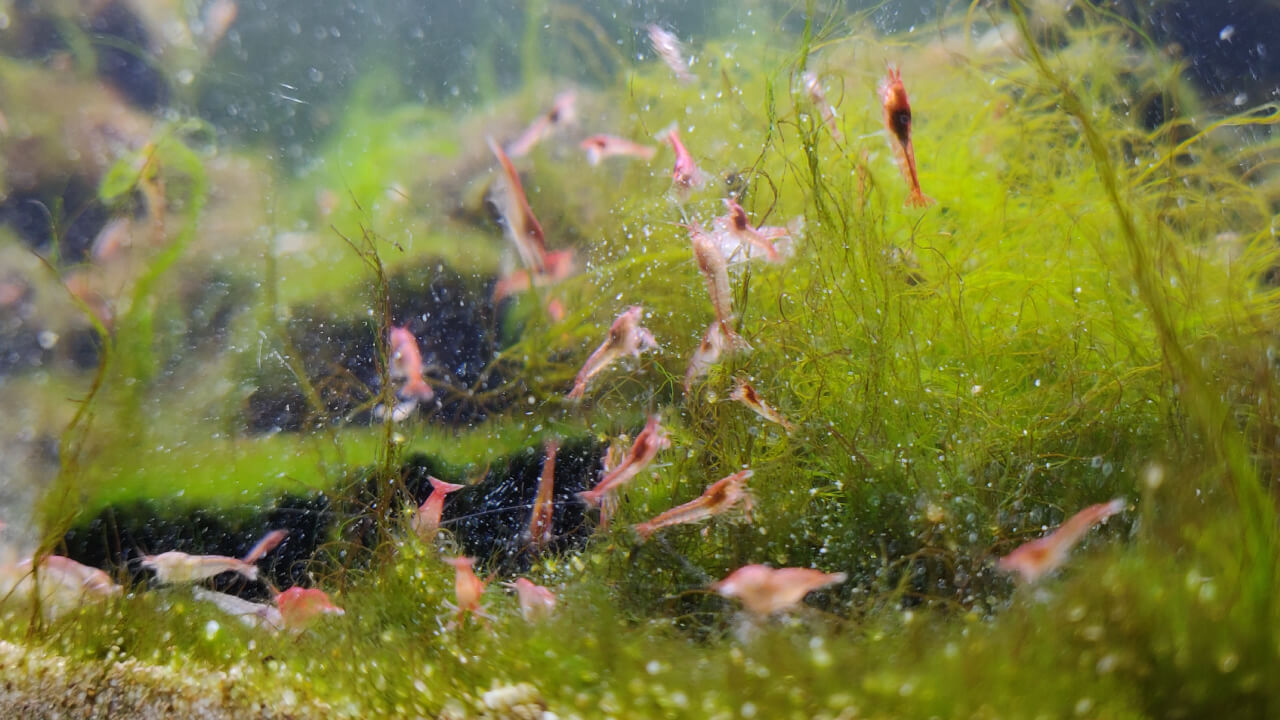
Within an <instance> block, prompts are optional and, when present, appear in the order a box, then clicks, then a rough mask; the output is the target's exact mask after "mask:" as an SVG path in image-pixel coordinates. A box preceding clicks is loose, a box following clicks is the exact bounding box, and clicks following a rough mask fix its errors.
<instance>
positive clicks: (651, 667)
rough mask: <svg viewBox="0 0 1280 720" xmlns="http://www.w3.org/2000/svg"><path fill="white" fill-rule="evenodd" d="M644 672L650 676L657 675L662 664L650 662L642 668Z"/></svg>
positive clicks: (655, 661)
mask: <svg viewBox="0 0 1280 720" xmlns="http://www.w3.org/2000/svg"><path fill="white" fill-rule="evenodd" d="M644 670H645V672H647V673H649V674H650V675H657V674H658V673H659V672H661V671H662V663H660V662H658V661H657V660H650V661H649V662H648V664H646V665H645V666H644Z"/></svg>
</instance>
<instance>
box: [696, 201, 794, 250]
mask: <svg viewBox="0 0 1280 720" xmlns="http://www.w3.org/2000/svg"><path fill="white" fill-rule="evenodd" d="M724 204H725V207H726V208H727V209H728V211H729V212H728V213H726V214H725V215H721V216H720V217H717V218H716V219H715V221H714V226H715V228H716V232H717V233H720V234H722V235H723V236H724V238H725V239H726V240H729V241H730V242H721V243H720V250H721V252H722V253H723V254H724V255H725V256H726V258H728V257H737V256H739V255H742V256H743V259H744V260H750V259H752V257H753V256H754V255H755V254H756V252H757V251H759V252H760V253H763V256H764V259H765V260H767V261H769V262H771V263H781V262H782V261H783V260H784V259H785V258H784V257H783V254H782V252H781V251H780V250H778V248H777V246H776V245H775V244H774V241H775V240H790V239H791V231H790V230H788V229H787V228H785V227H774V226H767V227H766V226H761V227H752V226H751V223H750V222H748V221H747V211H746V210H743V209H742V206H741V205H739V204H738V202H737V201H736V200H734V199H733V198H725V200H724Z"/></svg>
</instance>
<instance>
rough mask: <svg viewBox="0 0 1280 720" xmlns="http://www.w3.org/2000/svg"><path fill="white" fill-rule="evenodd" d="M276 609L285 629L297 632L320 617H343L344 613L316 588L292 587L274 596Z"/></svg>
mask: <svg viewBox="0 0 1280 720" xmlns="http://www.w3.org/2000/svg"><path fill="white" fill-rule="evenodd" d="M276 608H278V610H279V614H280V619H281V620H282V622H283V625H284V627H285V628H288V629H289V630H294V631H299V630H302V629H303V628H305V627H306V626H307V625H310V624H311V623H312V622H314V621H315V619H316V618H318V617H320V616H321V615H345V614H346V611H345V610H343V609H342V608H340V607H338V606H337V605H334V604H333V601H331V600H330V599H329V596H328V595H327V594H326V593H325V592H324V591H323V590H319V589H316V588H302V587H297V586H296V585H295V586H294V587H291V588H289V589H288V590H285V591H284V592H282V593H280V594H278V595H276Z"/></svg>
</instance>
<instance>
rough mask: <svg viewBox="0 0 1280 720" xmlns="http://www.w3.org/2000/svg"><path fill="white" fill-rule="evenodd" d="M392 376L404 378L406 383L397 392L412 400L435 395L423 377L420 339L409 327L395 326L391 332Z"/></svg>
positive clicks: (425, 399)
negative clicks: (419, 346)
mask: <svg viewBox="0 0 1280 720" xmlns="http://www.w3.org/2000/svg"><path fill="white" fill-rule="evenodd" d="M390 343H391V357H390V360H391V376H392V377H396V378H404V385H402V386H401V387H400V390H399V391H397V394H398V395H400V396H401V397H404V398H408V399H411V400H415V401H417V400H421V401H423V402H426V401H428V400H430V399H431V398H433V397H435V391H433V390H432V389H431V386H430V385H428V384H427V381H426V379H425V378H423V377H422V351H421V350H419V349H418V340H417V338H415V337H414V336H413V333H411V332H409V330H408V328H402V327H393V328H391V333H390Z"/></svg>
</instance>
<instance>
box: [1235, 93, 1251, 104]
mask: <svg viewBox="0 0 1280 720" xmlns="http://www.w3.org/2000/svg"><path fill="white" fill-rule="evenodd" d="M1247 102H1249V93H1240V94H1239V95H1236V96H1235V97H1234V98H1232V99H1231V103H1232V104H1233V105H1235V106H1236V107H1240V106H1241V105H1243V104H1245V103H1247Z"/></svg>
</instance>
